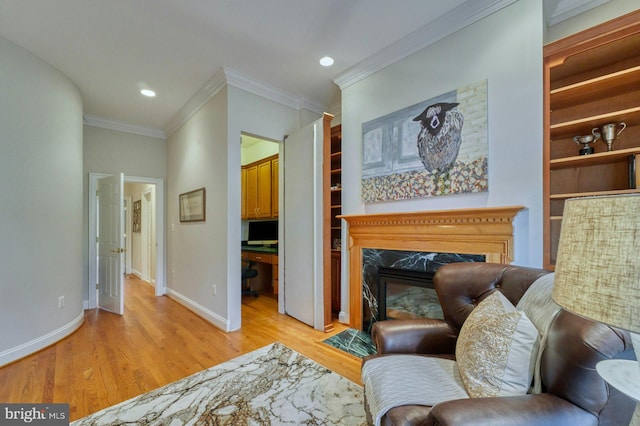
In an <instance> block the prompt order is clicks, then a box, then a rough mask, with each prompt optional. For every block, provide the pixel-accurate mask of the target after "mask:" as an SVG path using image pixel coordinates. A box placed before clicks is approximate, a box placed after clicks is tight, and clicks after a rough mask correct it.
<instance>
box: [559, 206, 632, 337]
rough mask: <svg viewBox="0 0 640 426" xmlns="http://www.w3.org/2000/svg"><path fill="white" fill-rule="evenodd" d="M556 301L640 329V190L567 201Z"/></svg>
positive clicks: (604, 320) (584, 314) (590, 315)
mask: <svg viewBox="0 0 640 426" xmlns="http://www.w3.org/2000/svg"><path fill="white" fill-rule="evenodd" d="M553 300H555V301H556V303H558V304H559V305H560V306H562V307H563V308H564V309H566V310H567V311H570V312H573V313H574V314H577V315H580V316H582V317H585V318H589V319H592V320H595V321H599V322H602V323H605V324H608V325H611V326H614V327H618V328H621V329H625V330H629V331H631V332H634V333H638V332H640V194H634V195H618V196H604V197H584V198H573V199H569V200H567V201H566V202H565V206H564V215H563V218H562V228H561V231H560V242H559V245H558V257H557V261H556V269H555V282H554V288H553Z"/></svg>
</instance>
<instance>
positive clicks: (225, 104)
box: [167, 86, 299, 330]
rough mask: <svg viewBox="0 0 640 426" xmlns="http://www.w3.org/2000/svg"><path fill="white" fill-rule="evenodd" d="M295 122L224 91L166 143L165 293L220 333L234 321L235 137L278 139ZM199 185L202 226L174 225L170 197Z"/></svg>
mask: <svg viewBox="0 0 640 426" xmlns="http://www.w3.org/2000/svg"><path fill="white" fill-rule="evenodd" d="M298 121H299V116H298V112H297V111H295V110H292V109H291V108H288V107H285V106H283V105H280V104H277V103H275V102H273V101H270V100H267V99H265V98H262V97H260V96H256V95H252V94H250V93H248V92H246V91H244V90H241V89H237V88H235V87H232V86H225V87H224V88H223V89H221V90H220V91H219V92H218V93H217V94H216V95H214V96H213V97H212V98H211V99H210V100H209V101H208V102H207V103H206V104H205V105H204V106H203V107H202V108H201V109H200V110H199V111H198V112H197V113H195V114H194V115H193V116H192V117H191V118H190V119H189V120H188V121H187V122H186V123H185V124H183V125H182V126H181V127H180V128H179V129H178V130H177V131H176V132H175V133H173V134H172V135H171V136H170V137H169V138H168V141H167V142H168V159H169V162H168V176H169V178H168V185H167V197H168V198H167V199H168V201H167V203H168V209H167V215H168V216H167V226H168V234H169V237H168V265H169V266H168V293H169V294H170V295H171V296H172V297H174V298H175V299H176V300H178V301H180V302H181V303H183V304H185V305H186V306H188V307H189V308H191V309H193V310H195V311H196V312H198V313H199V314H200V315H202V316H204V317H205V318H207V319H208V320H209V321H211V322H212V323H214V324H215V325H217V326H218V327H220V328H222V329H225V330H236V329H238V328H240V322H241V321H240V320H241V317H240V314H241V312H240V305H241V288H240V253H241V250H240V239H241V234H240V195H241V187H240V163H241V160H240V143H239V141H240V135H241V133H242V132H245V133H248V134H252V135H258V136H262V137H265V138H268V139H273V140H280V139H282V137H283V136H284V135H285V134H286V133H288V132H290V131H291V130H293V129H296V128H297V127H298ZM200 187H205V188H206V194H207V195H206V198H207V210H206V211H207V218H206V222H196V223H180V221H179V216H178V203H177V200H178V195H179V194H180V193H183V192H187V191H191V190H193V189H196V188H200ZM213 285H215V286H216V294H215V295H214V294H213V290H212V286H213Z"/></svg>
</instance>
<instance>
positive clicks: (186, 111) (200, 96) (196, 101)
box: [164, 68, 227, 137]
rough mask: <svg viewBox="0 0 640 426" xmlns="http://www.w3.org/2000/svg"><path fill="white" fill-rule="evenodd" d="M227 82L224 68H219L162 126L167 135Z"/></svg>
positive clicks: (176, 128)
mask: <svg viewBox="0 0 640 426" xmlns="http://www.w3.org/2000/svg"><path fill="white" fill-rule="evenodd" d="M226 84H227V80H226V78H225V74H224V69H222V68H220V69H219V70H218V71H216V73H215V74H213V75H212V76H211V78H209V80H207V82H206V83H205V84H204V86H202V87H201V88H200V89H198V91H197V92H196V93H195V94H194V95H193V96H192V97H191V99H189V100H188V101H187V103H186V104H184V105H183V106H182V108H180V109H179V110H178V112H177V113H176V114H175V115H174V116H173V118H172V119H171V120H169V122H168V123H167V125H166V126H165V127H164V132H165V133H166V135H167V137H168V136H171V135H172V134H173V133H174V132H175V131H176V130H178V129H179V128H180V126H182V125H183V124H184V123H185V122H186V121H187V120H189V119H190V118H191V117H192V116H193V115H194V114H195V113H196V112H198V111H199V110H200V108H202V107H203V106H204V105H205V104H206V103H207V102H209V100H210V99H211V98H213V97H214V96H215V95H216V94H218V92H220V90H222V88H223V87H224V86H225V85H226Z"/></svg>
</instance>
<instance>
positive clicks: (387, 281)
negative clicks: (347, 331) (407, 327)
mask: <svg viewBox="0 0 640 426" xmlns="http://www.w3.org/2000/svg"><path fill="white" fill-rule="evenodd" d="M377 275H378V280H377V281H378V315H377V320H378V321H384V320H386V319H412V318H436V319H444V314H443V313H442V307H441V306H440V302H439V301H438V295H437V294H436V291H435V289H434V288H433V276H434V275H435V274H434V273H433V272H426V271H425V272H423V271H412V270H410V269H398V268H385V267H380V268H378V273H377ZM366 328H367V327H366V326H365V329H366Z"/></svg>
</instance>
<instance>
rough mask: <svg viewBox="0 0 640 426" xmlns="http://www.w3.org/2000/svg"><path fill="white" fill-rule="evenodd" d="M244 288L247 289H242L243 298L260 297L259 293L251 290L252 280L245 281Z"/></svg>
mask: <svg viewBox="0 0 640 426" xmlns="http://www.w3.org/2000/svg"><path fill="white" fill-rule="evenodd" d="M244 287H245V288H243V289H242V295H243V296H245V295H247V296H253V297H258V292H257V291H256V290H253V289H252V288H251V280H250V279H247V280H245V284H244Z"/></svg>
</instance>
